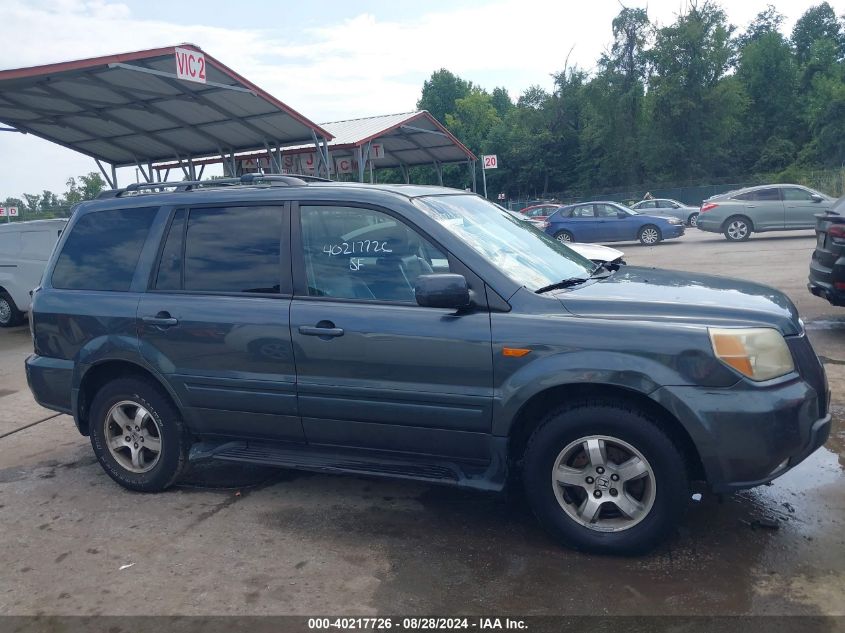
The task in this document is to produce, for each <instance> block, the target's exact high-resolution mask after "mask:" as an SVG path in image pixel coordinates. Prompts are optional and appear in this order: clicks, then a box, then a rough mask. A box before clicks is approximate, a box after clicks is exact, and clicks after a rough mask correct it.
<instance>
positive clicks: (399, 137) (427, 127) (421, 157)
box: [285, 110, 476, 168]
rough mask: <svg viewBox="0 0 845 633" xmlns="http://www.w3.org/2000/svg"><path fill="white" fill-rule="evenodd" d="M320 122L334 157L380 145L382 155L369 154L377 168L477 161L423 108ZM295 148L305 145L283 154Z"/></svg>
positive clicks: (298, 149) (301, 149) (297, 149)
mask: <svg viewBox="0 0 845 633" xmlns="http://www.w3.org/2000/svg"><path fill="white" fill-rule="evenodd" d="M322 125H323V127H324V128H326V129H327V130H328V131H329V132H330V133H331V134H332V135H333V136H334V139H333V140H332V141H330V142H329V149H330V150H331V152H332V155H333V156H335V157H337V156H343V155H344V154H346V155H352V154H354V152H353V150H354V149H356V148H365V149H366V147H367V145H369V144H380V145H382V147H383V149H384V152H383V154H384V155H383V156H381V157H375V153H373V152H372V151H371V154H370V160H372V161H373V164H374V166H375V167H376V168H379V167H401V166H402V165H405V166H412V165H424V164H429V165H430V164H432V163H435V162H437V163H457V162H466V161H468V160H470V161H474V160H476V157H475V154H473V153H472V152H471V151H470V150H469V149H468V148H467V147H466V146H465V145H464V144H463V143H461V142H460V141H459V140H458V139H457V138H455V136H454V135H453V134H452V133H451V132H449V130H447V129H446V128H445V127H443V126H442V125H440V123H439V122H438V121H437V119H435V118H434V117H433V116H431V115H430V114H429V113H428V112H427V111H425V110H422V111H420V112H404V113H401V114H387V115H383V116H373V117H366V118H363V119H350V120H348V121H334V122H332V123H323V124H322ZM343 150H348V151H346V152H344V151H343ZM296 151H306V148H296V149H294V148H291V149H289V150H286V151H285V153H286V154H287V153H292V152H296ZM379 155H380V154H379Z"/></svg>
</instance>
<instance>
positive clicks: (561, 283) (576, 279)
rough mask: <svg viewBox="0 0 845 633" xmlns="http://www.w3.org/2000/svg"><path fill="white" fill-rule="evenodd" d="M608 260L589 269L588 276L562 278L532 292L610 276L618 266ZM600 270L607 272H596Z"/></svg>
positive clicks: (541, 292)
mask: <svg viewBox="0 0 845 633" xmlns="http://www.w3.org/2000/svg"><path fill="white" fill-rule="evenodd" d="M611 266H614V265H613V264H610V263H608V262H602V263H601V264H597V265H596V267H595V268H593V270H591V271H590V276H589V277H587V278H586V279H585V278H584V277H570V278H569V279H563V280H561V281H558V282H555V283H553V284H549V285H548V286H543V287H542V288H538V289H537V290H535V291H534V292H535V293H536V294H538V295H541V294H543V293H544V292H549V291H550V290H560V289H561V288H571V287H572V286H578V285H580V284H585V283H587V282H588V281H590V279H607V278H608V277H610V276H611V275H612V274H613V273H614V272H616V271H617V270H618V269H619V266H614V267H612V268H611ZM601 270H606V271H607V273H606V274H604V275H600V274H597V273H599V272H600V271H601Z"/></svg>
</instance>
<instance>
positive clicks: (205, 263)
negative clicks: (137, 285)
mask: <svg viewBox="0 0 845 633" xmlns="http://www.w3.org/2000/svg"><path fill="white" fill-rule="evenodd" d="M282 214H283V209H282V208H281V207H271V206H266V207H264V206H261V207H258V206H256V207H224V208H202V209H191V210H190V211H189V213H188V218H187V222H188V225H187V229H186V231H185V246H184V261H182V262H181V264H177V263H174V260H173V259H172V258H173V256H174V254H175V253H177V251H178V245H177V242H178V241H179V238H178V235H177V233H178V231H179V226H178V224H177V225H176V228H175V229H174V228H173V226H172V225H171V231H170V235H168V238H167V243H165V249H164V250H165V251H166V253H163V255H164V254H166V255H168V256H169V257H170V258H171V259H169V260H168V261H166V262H163V263H164V264H166V266H165V276H164V277H160V280H161V283H162V284H165V285H166V286H168V287H170V289H173V288H172V287H173V285H174V284H175V283H176V276H177V272H181V276H182V278H183V283H182V286H183V288H184V290H192V291H202V292H219V293H260V294H279V293H280V292H281V286H280V282H281V277H282V265H281V237H282ZM174 223H175V222H174ZM171 235H172V236H173V239H174V244H173V245H171V244H170V239H171ZM177 260H178V257H177ZM179 265H181V266H183V270H182V271H178V266H179ZM159 275H161V268H160V269H159ZM157 284H158V280H157ZM156 287H157V288H158V285H157V286H156Z"/></svg>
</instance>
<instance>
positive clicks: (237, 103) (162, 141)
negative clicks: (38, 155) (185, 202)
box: [0, 44, 332, 179]
mask: <svg viewBox="0 0 845 633" xmlns="http://www.w3.org/2000/svg"><path fill="white" fill-rule="evenodd" d="M177 48H180V49H188V50H190V51H194V52H197V53H203V51H202V50H200V49H199V48H198V47H196V46H193V45H191V44H182V45H180V46H178V47H176V46H170V47H166V48H157V49H151V50H145V51H138V52H134V53H125V54H121V55H110V56H106V57H97V58H92V59H84V60H79V61H72V62H64V63H59V64H50V65H46V66H35V67H32V68H20V69H15V70H3V71H0V122H2V123H5V124H7V125H11V126H13V127H14V128H16V129H17V130H19V131H21V132H27V133H30V134H33V135H35V136H39V137H41V138H44V139H46V140H48V141H52V142H54V143H57V144H59V145H62V146H64V147H67V148H69V149H72V150H75V151H77V152H81V153H82V154H86V155H88V156H91V157H93V158H94V159H96V160H97V161H98V162H99V161H104V162H106V163H111V165H112V174H114V167H121V166H128V165H136V166H138V167H141V169H142V170H143V165H146V166H147V167H148V168H149V167H151V164H152V163H153V162H161V161H172V160H178V161H179V163H180V164H181V161H183V160H186V161H190V162H191V166H192V168H193V159H195V158H197V157H202V156H211V155H217V156H225V155H226V154H229V155H232V154H233V153H235V152H244V151H254V150H257V149H260V148H266V149H268V150H269V149H270V148H280V147H282V146H285V145H300V144H303V143H312V145H311V146H312V147H314V144H316V143H317V137H318V136H319V137H323V138H324V139H326V140H328V139H331V138H332V134H331V133H330V132H328V131H326V130H325V129H324V128H322V127H320V126H319V125H317V124H315V123H313V122H311V121H310V120H308V119H307V118H305V117H304V116H302V115H301V114H299V113H298V112H296V111H295V110H293V109H291V108H290V107H288V106H287V105H285V104H284V103H282V102H281V101H279V100H278V99H276V98H274V97H272V96H271V95H269V94H268V93H266V92H264V91H263V90H261V89H260V88H258V87H257V86H256V85H255V84H252V83H250V82H249V81H247V80H246V79H244V78H243V77H241V76H240V75H238V74H237V73H236V72H234V71H233V70H231V69H230V68H228V67H226V66H225V65H223V64H222V63H220V62H219V61H217V60H216V59H214V58H213V57H211V56H210V55H208V54H207V53H203V54H204V55H205V61H206V83H197V82H194V81H185V80H183V79H179V78H177V76H176V49H177ZM101 169H102V166H101ZM149 171H150V172H151V171H152V170H151V169H150V170H149ZM104 174H105V170H104ZM145 177H147V178H148V179H149V178H151V177H152V174H151V173H149V174H145Z"/></svg>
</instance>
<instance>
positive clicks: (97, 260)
mask: <svg viewBox="0 0 845 633" xmlns="http://www.w3.org/2000/svg"><path fill="white" fill-rule="evenodd" d="M157 211H158V209H157V208H144V209H109V210H106V211H94V212H92V213H87V214H85V215H83V216H82V217H80V218H79V220H78V221H77V222H76V224H75V225H74V226H73V228H72V229H71V232H70V235H68V236H67V240H66V241H65V243H64V246H63V247H62V252H61V254H60V255H59V258H58V260H57V261H56V267H55V268H54V269H53V275H52V284H53V287H54V288H62V289H67V290H115V291H124V292H125V291H128V290H129V287H130V286H131V284H132V277H133V276H134V275H135V267H136V265H137V264H138V258H139V257H140V256H141V249H142V248H143V246H144V242H145V241H146V239H147V235H148V234H149V232H150V226H151V225H152V223H153V218H154V217H155V214H156V212H157Z"/></svg>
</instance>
